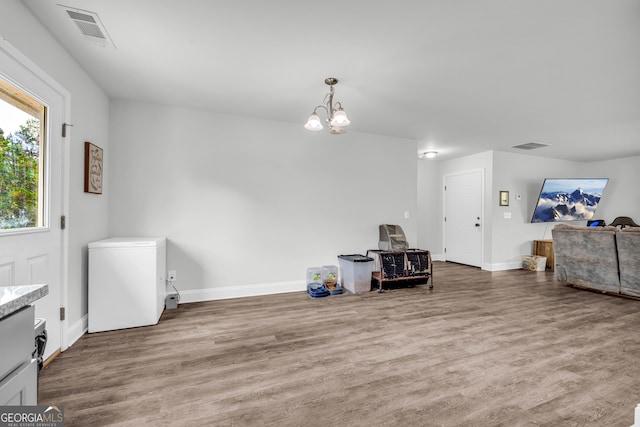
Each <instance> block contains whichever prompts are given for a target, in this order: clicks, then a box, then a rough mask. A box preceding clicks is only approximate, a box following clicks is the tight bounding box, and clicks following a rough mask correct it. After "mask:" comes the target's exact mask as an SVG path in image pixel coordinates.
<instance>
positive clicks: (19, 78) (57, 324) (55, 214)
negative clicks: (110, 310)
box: [0, 39, 67, 359]
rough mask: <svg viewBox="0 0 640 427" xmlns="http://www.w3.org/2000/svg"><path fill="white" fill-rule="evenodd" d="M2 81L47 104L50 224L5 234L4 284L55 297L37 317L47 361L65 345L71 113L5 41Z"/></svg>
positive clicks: (0, 280) (42, 303)
mask: <svg viewBox="0 0 640 427" xmlns="http://www.w3.org/2000/svg"><path fill="white" fill-rule="evenodd" d="M0 78H2V79H3V80H5V81H6V82H8V83H9V84H11V85H13V86H14V87H17V88H19V89H20V90H22V91H23V92H25V93H27V94H28V95H29V96H31V97H32V98H34V99H36V100H38V101H39V102H41V103H42V104H44V105H45V106H46V112H47V113H46V118H45V122H46V132H45V138H46V148H45V153H44V159H45V160H44V161H45V162H46V166H45V174H46V176H47V177H46V181H45V188H44V190H43V191H44V198H45V199H46V201H45V206H46V208H45V213H44V226H43V227H38V228H33V229H28V231H22V232H11V231H9V230H5V231H2V232H0V286H13V285H22V284H36V283H46V284H47V285H48V286H49V294H48V295H47V296H46V297H44V298H42V299H40V300H38V301H37V302H36V303H35V307H36V318H43V319H45V320H46V322H47V323H46V328H47V334H48V342H47V346H46V349H45V355H44V356H45V359H46V358H47V357H49V356H51V355H52V354H53V353H55V352H56V351H58V350H59V349H61V348H62V349H64V347H63V345H62V339H63V326H64V322H62V321H61V320H60V307H62V306H63V295H65V292H66V289H64V288H63V286H62V283H63V280H62V275H63V264H64V263H65V262H66V256H65V244H64V238H65V235H64V233H63V231H62V230H61V226H60V218H61V216H62V213H63V208H64V182H63V181H64V175H65V174H64V173H63V168H64V157H65V149H64V146H63V144H64V140H63V138H62V133H61V129H62V123H64V118H65V115H66V114H67V113H66V111H67V98H66V96H67V95H66V94H64V93H63V92H61V91H60V88H59V87H58V88H56V87H55V86H54V85H52V84H51V83H53V82H52V81H51V80H50V78H49V77H48V76H46V75H44V73H43V72H42V71H41V70H40V69H39V68H38V67H37V66H36V65H35V64H33V63H31V62H30V61H29V60H28V59H27V58H26V57H24V56H23V55H21V54H20V53H19V52H18V51H17V50H16V49H15V48H13V46H11V45H10V44H8V43H7V42H6V41H4V40H2V39H0Z"/></svg>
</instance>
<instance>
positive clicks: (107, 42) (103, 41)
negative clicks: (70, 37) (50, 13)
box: [60, 5, 116, 48]
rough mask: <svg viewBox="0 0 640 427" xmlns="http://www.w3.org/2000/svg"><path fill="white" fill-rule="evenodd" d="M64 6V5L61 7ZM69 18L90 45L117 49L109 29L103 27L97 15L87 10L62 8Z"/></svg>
mask: <svg viewBox="0 0 640 427" xmlns="http://www.w3.org/2000/svg"><path fill="white" fill-rule="evenodd" d="M60 6H62V5H60ZM62 7H63V8H64V9H65V11H66V12H67V15H69V18H71V20H72V21H73V22H74V23H75V24H76V26H77V27H78V29H79V30H80V32H81V33H82V35H83V36H84V39H85V40H86V41H88V42H90V43H93V44H97V45H100V46H111V47H113V48H115V47H116V46H115V45H114V44H113V41H112V40H111V37H109V33H108V32H107V29H106V28H105V27H104V25H102V22H101V21H100V18H99V17H98V14H97V13H94V12H89V11H86V10H81V9H75V8H70V7H68V6H62Z"/></svg>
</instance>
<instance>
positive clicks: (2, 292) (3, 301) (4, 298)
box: [0, 285, 49, 319]
mask: <svg viewBox="0 0 640 427" xmlns="http://www.w3.org/2000/svg"><path fill="white" fill-rule="evenodd" d="M48 293H49V285H20V286H0V319H2V318H3V317H6V316H8V315H10V314H11V313H14V312H16V311H18V310H20V309H21V308H23V307H26V306H28V305H29V304H31V303H33V302H34V301H36V300H38V299H40V298H42V297H44V296H45V295H47V294H48Z"/></svg>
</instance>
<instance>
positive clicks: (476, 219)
mask: <svg viewBox="0 0 640 427" xmlns="http://www.w3.org/2000/svg"><path fill="white" fill-rule="evenodd" d="M444 184H445V192H444V194H445V196H444V212H445V217H444V246H445V258H446V260H447V261H453V262H459V263H461V264H467V265H472V266H475V267H482V230H483V226H482V224H483V218H482V194H483V174H482V171H471V172H464V173H458V174H452V175H446V176H445V177H444Z"/></svg>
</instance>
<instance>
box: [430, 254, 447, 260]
mask: <svg viewBox="0 0 640 427" xmlns="http://www.w3.org/2000/svg"><path fill="white" fill-rule="evenodd" d="M431 261H446V258H445V257H444V255H443V254H431Z"/></svg>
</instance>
